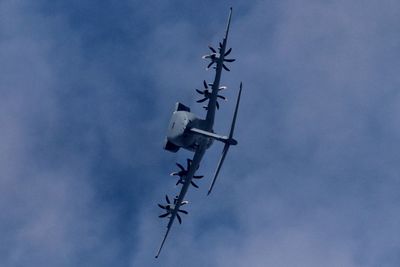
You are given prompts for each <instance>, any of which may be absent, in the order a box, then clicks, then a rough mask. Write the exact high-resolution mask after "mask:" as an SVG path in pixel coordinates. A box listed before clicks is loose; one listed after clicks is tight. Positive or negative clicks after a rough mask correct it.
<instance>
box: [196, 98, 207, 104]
mask: <svg viewBox="0 0 400 267" xmlns="http://www.w3.org/2000/svg"><path fill="white" fill-rule="evenodd" d="M206 100H207V97H205V98H203V99H200V100H197V101H196V102H197V103H203V102H204V101H206Z"/></svg>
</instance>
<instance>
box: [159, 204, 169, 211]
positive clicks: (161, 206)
mask: <svg viewBox="0 0 400 267" xmlns="http://www.w3.org/2000/svg"><path fill="white" fill-rule="evenodd" d="M157 205H158V206H159V207H160V208H162V209H164V210H166V209H167V207H165V206H163V205H161V204H157Z"/></svg>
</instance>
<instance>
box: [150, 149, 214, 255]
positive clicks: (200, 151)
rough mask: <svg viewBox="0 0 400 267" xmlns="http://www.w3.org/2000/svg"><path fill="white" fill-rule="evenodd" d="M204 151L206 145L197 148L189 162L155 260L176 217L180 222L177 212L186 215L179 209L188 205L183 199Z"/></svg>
mask: <svg viewBox="0 0 400 267" xmlns="http://www.w3.org/2000/svg"><path fill="white" fill-rule="evenodd" d="M205 151H206V145H205V144H203V145H201V146H199V148H198V149H197V150H196V152H195V153H194V156H193V159H192V160H191V164H190V165H189V166H188V173H187V175H186V177H185V180H184V183H183V185H182V189H181V192H180V193H179V195H178V196H177V197H176V198H175V199H174V200H173V201H174V207H173V209H172V210H171V212H170V213H168V214H169V216H170V217H169V222H168V225H167V231H166V233H165V235H164V239H163V241H162V242H161V246H160V248H159V250H158V252H157V255H156V258H158V256H159V255H160V253H161V249H162V247H163V246H164V243H165V240H166V239H167V236H168V234H169V231H170V230H171V227H172V224H173V223H174V220H175V218H176V217H178V220H179V222H180V221H181V219H180V216H179V214H178V212H183V213H187V212H186V211H181V210H180V207H181V206H183V205H185V204H186V203H188V202H187V201H184V200H183V199H184V197H185V195H186V192H187V191H188V189H189V186H190V184H191V182H192V179H193V176H194V174H195V172H196V170H197V169H198V168H199V165H200V161H201V159H202V158H203V155H204V153H205ZM166 198H167V202H170V200H169V199H168V197H166ZM159 206H160V207H162V206H161V205H159ZM161 216H162V215H161Z"/></svg>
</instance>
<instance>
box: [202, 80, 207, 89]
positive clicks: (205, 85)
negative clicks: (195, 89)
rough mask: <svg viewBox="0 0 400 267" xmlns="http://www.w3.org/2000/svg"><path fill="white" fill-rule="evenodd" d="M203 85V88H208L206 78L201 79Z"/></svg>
mask: <svg viewBox="0 0 400 267" xmlns="http://www.w3.org/2000/svg"><path fill="white" fill-rule="evenodd" d="M203 85H204V88H206V89H208V85H207V82H206V80H203Z"/></svg>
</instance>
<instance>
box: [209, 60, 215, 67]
mask: <svg viewBox="0 0 400 267" xmlns="http://www.w3.org/2000/svg"><path fill="white" fill-rule="evenodd" d="M214 63H215V62H214V61H211V63H210V64H208V66H207V69H209V68H210V67H211V65H212V64H214Z"/></svg>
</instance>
